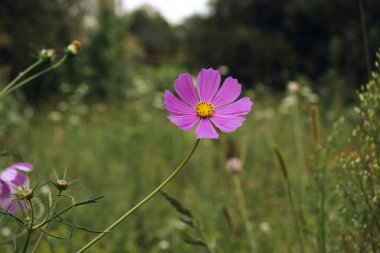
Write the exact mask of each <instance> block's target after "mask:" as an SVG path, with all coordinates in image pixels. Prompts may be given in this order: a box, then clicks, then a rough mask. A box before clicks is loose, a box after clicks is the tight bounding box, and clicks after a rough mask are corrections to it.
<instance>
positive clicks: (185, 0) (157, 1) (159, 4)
mask: <svg viewBox="0 0 380 253" xmlns="http://www.w3.org/2000/svg"><path fill="white" fill-rule="evenodd" d="M121 3H122V6H123V9H124V10H126V11H131V10H134V9H136V8H138V7H140V6H141V5H143V4H149V5H151V6H153V7H155V8H156V9H157V10H159V12H160V13H161V14H162V16H164V17H165V18H166V20H168V21H169V22H170V23H172V24H179V23H181V21H182V20H183V19H184V18H186V17H188V16H191V15H192V14H195V13H198V14H207V13H208V6H207V3H208V0H122V1H121Z"/></svg>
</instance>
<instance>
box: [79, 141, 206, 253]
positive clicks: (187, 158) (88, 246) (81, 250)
mask: <svg viewBox="0 0 380 253" xmlns="http://www.w3.org/2000/svg"><path fill="white" fill-rule="evenodd" d="M198 143H199V139H198V140H197V141H196V142H195V145H194V147H193V149H192V150H191V151H190V153H189V155H188V156H187V157H186V158H185V160H183V161H182V163H180V165H179V166H178V167H177V168H176V169H175V170H174V171H173V172H172V174H170V176H169V177H168V178H166V179H165V180H164V181H163V182H162V183H161V184H160V185H159V186H158V187H157V188H156V189H155V190H153V191H152V192H151V193H150V194H149V195H148V196H146V197H145V198H144V199H143V200H141V201H140V202H139V203H138V204H137V205H135V206H134V207H132V209H130V210H129V211H128V212H126V213H125V214H123V215H122V216H121V217H120V218H119V219H117V220H116V221H115V222H114V223H112V224H111V226H109V227H108V228H107V229H106V230H104V232H103V233H101V234H99V235H98V236H96V237H95V238H94V239H92V240H91V241H90V242H89V243H87V244H86V245H85V246H83V247H82V248H81V249H80V250H78V251H77V253H81V252H84V251H85V250H87V249H88V248H90V247H91V246H92V245H93V244H95V243H96V242H97V241H99V240H100V239H101V238H102V237H103V236H105V235H106V234H107V233H108V232H110V231H111V230H112V229H113V228H114V227H116V226H117V225H119V224H120V223H121V222H122V221H123V220H125V219H126V218H127V217H128V216H130V215H131V214H132V213H134V212H135V211H136V210H137V209H139V208H140V207H141V206H142V205H144V204H145V203H146V202H148V200H150V199H151V198H152V197H153V196H154V195H156V194H157V193H158V192H159V191H160V190H161V189H162V188H164V186H165V185H166V184H167V183H169V182H170V181H171V180H172V179H173V177H174V176H175V175H177V173H178V172H179V171H180V170H181V169H182V167H183V166H184V165H185V164H186V163H187V161H189V159H190V158H191V156H192V155H193V153H194V151H195V149H196V148H197V146H198Z"/></svg>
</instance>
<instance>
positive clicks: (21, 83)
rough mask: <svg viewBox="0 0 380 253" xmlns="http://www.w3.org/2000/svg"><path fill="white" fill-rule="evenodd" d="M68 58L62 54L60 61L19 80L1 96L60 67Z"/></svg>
mask: <svg viewBox="0 0 380 253" xmlns="http://www.w3.org/2000/svg"><path fill="white" fill-rule="evenodd" d="M66 59H67V55H64V56H62V58H61V59H60V60H59V61H57V62H56V63H55V64H53V65H51V66H50V67H48V68H46V69H44V70H42V71H40V72H38V73H36V74H34V75H32V76H30V77H28V78H26V79H25V80H24V81H22V82H19V83H18V84H17V85H15V86H13V87H12V88H10V89H9V90H7V91H6V92H4V93H3V94H0V96H1V95H7V94H9V93H10V92H12V91H14V90H16V89H18V88H20V87H21V86H23V85H24V84H26V83H29V82H30V81H32V80H33V79H36V78H37V77H39V76H42V75H43V74H45V73H47V72H49V71H52V70H54V69H56V68H58V67H59V66H61V65H62V63H64V62H65V61H66Z"/></svg>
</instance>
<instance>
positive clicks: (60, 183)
mask: <svg viewBox="0 0 380 253" xmlns="http://www.w3.org/2000/svg"><path fill="white" fill-rule="evenodd" d="M55 187H57V189H58V190H59V191H64V190H66V189H67V188H68V187H69V183H68V182H67V181H66V180H65V179H59V180H57V182H56V183H55Z"/></svg>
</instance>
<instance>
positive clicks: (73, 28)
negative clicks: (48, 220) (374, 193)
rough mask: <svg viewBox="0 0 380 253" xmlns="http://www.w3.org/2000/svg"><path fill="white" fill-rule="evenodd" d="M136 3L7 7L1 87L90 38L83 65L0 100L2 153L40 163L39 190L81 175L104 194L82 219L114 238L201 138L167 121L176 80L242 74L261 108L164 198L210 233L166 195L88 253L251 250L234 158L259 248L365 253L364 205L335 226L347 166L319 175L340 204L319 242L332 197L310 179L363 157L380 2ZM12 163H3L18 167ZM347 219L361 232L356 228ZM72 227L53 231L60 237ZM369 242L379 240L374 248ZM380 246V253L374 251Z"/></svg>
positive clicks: (110, 0)
mask: <svg viewBox="0 0 380 253" xmlns="http://www.w3.org/2000/svg"><path fill="white" fill-rule="evenodd" d="M141 4H142V5H141ZM141 4H140V3H139V2H138V1H137V0H135V1H128V0H123V1H121V0H120V1H118V0H33V1H28V0H17V1H15V0H1V3H0V83H1V85H4V84H6V83H7V82H9V81H10V80H12V79H13V78H14V77H16V76H17V74H18V73H19V72H20V71H22V70H23V69H25V68H26V67H27V66H29V65H30V64H31V63H33V62H34V61H36V59H37V58H38V54H39V52H40V50H41V49H43V48H46V49H47V48H54V49H56V50H57V52H58V53H60V52H62V50H63V49H64V48H65V47H66V46H67V45H68V44H69V43H70V42H71V41H72V40H73V39H78V40H80V41H81V42H82V47H81V50H80V53H79V54H78V55H77V56H76V57H74V58H70V59H69V60H68V61H67V62H65V64H64V65H63V66H62V67H60V68H59V69H57V70H54V71H53V72H50V73H48V74H46V75H44V76H42V77H40V78H38V79H36V80H34V81H33V82H32V83H30V84H28V85H26V86H24V87H23V88H22V89H19V90H16V91H15V92H13V93H12V94H11V95H10V96H7V97H6V99H4V100H3V101H2V103H1V104H0V117H1V125H0V149H1V150H3V151H7V152H11V153H17V154H19V155H21V156H22V157H23V159H24V160H26V161H28V162H31V163H33V164H34V165H35V171H34V174H33V175H32V178H33V180H34V181H35V182H39V181H41V180H42V181H43V180H46V178H52V179H54V176H53V173H52V171H53V169H55V170H56V171H57V174H58V175H61V176H62V175H63V174H64V171H65V170H67V179H68V180H73V179H80V180H79V182H77V183H76V184H77V185H79V186H80V188H73V189H71V191H72V192H71V194H74V195H75V196H77V197H78V198H82V199H83V198H86V197H88V196H98V195H105V196H106V197H105V198H104V200H102V202H101V203H100V204H98V205H95V206H94V207H92V208H89V209H87V208H86V209H87V210H83V209H80V208H78V210H77V211H76V212H75V214H74V216H76V217H77V218H76V222H78V223H80V224H82V225H86V226H88V227H91V228H94V229H97V230H101V229H104V228H105V226H106V225H108V224H110V223H111V222H112V221H113V220H114V219H115V217H118V216H119V215H120V214H121V213H122V212H123V211H124V210H126V209H127V208H129V207H131V206H132V205H133V204H134V203H136V202H137V201H138V200H140V199H141V198H142V197H143V196H144V195H145V194H146V193H148V192H149V191H150V190H152V189H153V188H154V187H155V186H156V185H158V184H159V183H160V182H161V180H162V179H163V178H164V177H165V176H166V175H168V174H169V173H170V171H172V169H173V168H174V167H175V166H176V165H177V164H178V163H179V162H180V161H181V160H182V159H183V157H184V156H185V155H186V154H187V152H188V151H189V150H190V148H191V146H192V144H193V142H194V133H193V132H182V131H181V130H179V129H178V128H176V127H175V126H174V125H173V124H171V123H170V122H169V120H167V119H166V116H167V114H168V113H167V112H166V111H165V110H164V108H163V105H162V97H163V92H164V90H165V89H170V90H172V91H173V82H174V80H175V79H176V78H177V77H178V75H179V74H180V73H184V72H189V73H191V74H192V75H193V76H196V75H197V73H198V72H199V70H200V69H201V68H209V67H212V68H215V69H218V70H219V71H220V72H221V73H222V75H223V77H222V78H225V77H227V76H229V75H231V76H233V77H234V78H237V79H238V80H239V82H240V83H241V84H242V85H243V87H244V96H249V97H250V98H251V99H253V101H254V106H253V111H252V113H251V114H250V115H248V116H247V120H246V122H245V125H244V126H243V127H242V128H240V129H239V130H237V131H236V132H235V133H232V134H229V135H223V136H222V137H221V139H220V140H217V141H211V140H205V141H202V142H201V144H200V147H199V149H198V150H197V152H196V154H195V157H194V159H193V160H192V161H191V162H190V164H189V165H188V166H187V167H186V168H185V170H184V171H182V173H181V174H180V175H179V177H178V178H176V179H175V180H174V181H173V182H172V184H171V185H169V186H168V187H167V189H166V190H167V191H168V192H170V194H172V195H174V197H176V198H179V199H181V201H183V204H184V205H185V206H186V207H188V208H189V209H191V211H192V212H194V216H196V217H197V219H199V221H200V222H201V223H202V224H203V225H202V230H201V231H198V230H196V231H195V232H194V231H193V230H192V229H193V228H191V227H189V226H188V225H186V224H184V223H183V222H182V223H181V220H180V219H179V217H178V214H177V213H176V211H175V210H174V209H173V208H172V207H171V206H170V204H168V203H167V202H166V201H165V200H164V198H163V197H162V196H158V197H156V198H155V199H154V200H152V203H148V204H147V205H146V206H145V207H144V208H143V209H142V210H140V211H139V212H138V213H137V214H136V215H135V216H133V217H131V218H130V219H129V220H128V221H127V222H126V223H124V224H122V225H121V226H120V227H119V228H117V229H116V230H115V232H114V233H112V234H110V235H108V237H107V238H105V239H103V240H102V241H101V242H100V243H99V244H98V245H97V246H96V247H94V249H93V250H91V251H90V252H173V253H178V252H201V251H202V250H205V252H226V253H231V252H242V253H244V252H251V251H250V249H251V245H250V243H249V242H250V240H247V237H246V235H245V233H246V232H245V228H244V226H245V222H246V219H244V217H243V218H242V216H241V215H240V213H241V208H240V207H239V205H238V204H237V203H236V201H238V199H239V198H240V200H241V196H240V197H239V196H236V195H235V190H234V189H235V188H236V187H239V184H238V185H236V182H235V183H234V182H233V181H231V174H229V173H230V172H228V171H226V170H225V166H226V164H225V162H226V161H227V160H228V159H229V158H231V157H230V155H228V154H230V153H231V152H232V151H231V149H236V150H235V151H234V152H235V156H238V157H240V158H241V159H242V160H243V166H242V168H241V170H242V172H239V173H240V174H239V178H240V179H241V187H242V189H243V190H244V191H243V192H244V193H245V194H246V196H245V197H244V196H243V199H244V198H246V207H245V208H246V209H247V210H246V211H247V216H248V218H249V220H250V221H249V222H250V224H251V225H250V226H251V227H252V231H253V238H254V239H253V240H252V241H253V242H254V244H255V246H254V247H256V250H257V251H256V252H326V251H324V250H323V249H325V250H326V249H328V251H330V252H370V251H367V250H369V248H370V246H369V245H371V244H370V243H369V242H370V240H369V239H368V237H366V236H365V235H367V234H366V233H367V232H368V231H367V230H366V229H364V228H363V227H360V226H359V225H360V224H362V223H361V222H364V221H366V222H367V221H368V219H365V217H366V216H365V217H364V218H363V217H362V216H360V215H359V216H354V213H355V212H356V211H357V210H356V211H355V212H354V211H352V212H351V213H350V212H348V211H347V212H346V213H345V214H347V217H346V216H344V215H340V214H342V213H343V212H342V209H341V208H342V207H344V206H348V204H347V203H348V202H345V200H344V198H341V199H338V200H337V199H336V198H335V197H336V195H337V194H338V195H339V191H338V192H336V191H335V190H336V189H335V188H334V187H336V186H337V185H340V184H342V185H344V183H345V182H344V181H343V180H348V179H347V178H345V177H344V176H342V175H341V174H339V173H340V172H341V171H340V170H339V169H336V170H335V172H332V171H333V170H330V172H329V173H330V174H329V175H328V176H326V178H324V180H322V181H323V182H324V183H325V185H324V186H323V187H324V188H323V189H325V190H324V192H325V193H326V192H327V193H326V194H327V195H329V194H331V196H330V195H329V196H330V197H331V198H329V201H330V202H329V205H327V204H326V206H325V207H323V208H322V209H323V210H329V214H328V215H327V214H326V217H328V218H326V220H328V221H326V223H323V227H324V228H326V227H328V228H329V229H328V231H325V232H326V233H324V234H323V233H322V232H320V231H324V230H318V229H319V228H320V227H319V226H318V224H321V223H320V222H321V220H319V219H318V218H317V219H314V218H315V217H321V216H318V215H319V213H317V214H316V212H317V211H316V210H321V209H318V207H320V206H318V203H319V202H318V203H317V202H316V201H315V199H316V197H318V196H320V195H319V194H320V192H319V189H322V188H321V185H319V184H320V183H321V181H319V184H314V183H313V182H314V181H313V179H315V178H316V177H315V175H316V174H313V171H314V170H317V169H318V168H320V167H319V165H320V164H323V166H327V167H328V168H335V167H334V166H336V167H338V168H342V166H340V165H342V164H340V165H339V164H338V165H337V163H338V160H339V159H338V158H337V157H338V154H340V152H344V153H345V154H353V153H355V152H354V151H352V150H355V148H354V147H355V144H352V143H348V142H347V140H348V137H349V136H350V134H351V132H352V129H353V128H354V126H355V125H356V124H357V123H358V122H360V117H358V116H357V115H356V114H355V112H354V109H353V108H354V106H356V105H357V104H358V103H359V100H358V99H357V96H356V95H357V90H358V89H359V87H361V86H362V85H363V84H365V83H367V82H368V81H369V79H370V75H371V71H373V70H374V66H375V65H374V62H375V52H376V51H377V50H378V48H379V46H380V15H379V10H380V1H378V0H334V1H330V0H309V1H303V0H283V1H268V0H209V1H206V0H205V1H200V0H199V1H191V0H189V1H187V0H186V1H183V0H181V1H169V0H162V1H153V0H152V1H151V2H150V4H149V1H142V2H141ZM313 106H314V107H313ZM310 108H314V111H313V112H314V114H310V113H311V112H310ZM315 108H317V110H316V109H315ZM316 111H318V112H320V121H318V124H320V128H318V129H319V130H320V132H318V133H319V135H318V136H319V138H320V142H321V143H322V145H326V146H323V147H324V148H325V149H323V150H324V151H323V152H324V153H323V154H324V155H323V158H320V159H318V158H316V157H318V156H316V154H315V152H316V146H315V139H313V138H315V132H313V131H312V127H311V124H312V123H313V122H314V123H315V112H316ZM310 115H314V116H310ZM342 116H344V120H345V121H344V123H342V122H343V119H342V118H341V117H342ZM313 117H314V118H313ZM312 119H314V121H313V120H312ZM318 120H319V119H318ZM314 130H315V128H314ZM319 130H318V131H319ZM313 134H314V135H313ZM313 136H314V137H313ZM231 143H233V144H231ZM328 145H330V146H328ZM274 146H276V147H277V148H278V149H279V150H280V151H281V153H282V156H283V159H284V160H285V162H286V164H287V167H288V170H289V175H290V176H289V180H290V181H289V182H290V183H291V186H292V189H293V190H294V192H295V194H294V202H295V209H296V210H298V211H300V210H301V211H303V214H302V215H304V216H302V224H303V225H302V226H301V227H303V229H304V230H303V231H304V238H303V240H304V247H301V244H299V239H300V237H299V232H297V231H299V230H297V229H295V225H294V223H293V222H292V219H291V218H290V217H291V215H290V212H289V203H288V197H287V191H286V190H284V188H283V186H284V178H283V176H282V174H281V171H280V168H279V164H278V160H277V158H276V156H275V152H274V151H273V147H274ZM367 146H368V145H367ZM367 146H366V147H367ZM232 147H234V148H232ZM363 147H364V146H363ZM234 152H232V153H234ZM321 153H322V152H321ZM1 159H2V160H1V162H2V163H1V166H2V167H3V168H5V167H6V166H7V165H8V164H9V163H10V162H11V160H10V159H11V158H1ZM334 173H335V174H334ZM318 175H319V174H318ZM210 179H213V180H210ZM337 180H338V181H337ZM339 180H342V181H339ZM346 182H347V181H346ZM323 196H324V195H323ZM377 199H380V198H377ZM374 201H377V200H374ZM350 203H352V202H350ZM355 203H356V202H355ZM358 203H361V202H360V201H359V202H358ZM376 203H377V204H374V205H375V206H380V205H378V202H376ZM356 204H357V203H356ZM363 205H364V204H363ZM245 208H244V209H245ZM363 213H365V212H364V211H363ZM366 214H368V212H367V213H366ZM355 215H356V214H355ZM322 217H323V216H322ZM352 217H356V218H355V219H356V221H357V223H355V224H356V225H357V224H359V225H357V226H359V227H355V226H351V222H352V219H351V218H352ZM245 218H247V217H245ZM346 218H347V219H346ZM323 222H325V221H323ZM364 223H365V222H364ZM366 224H367V223H366ZM367 225H368V224H367ZM7 226H9V227H11V228H13V227H12V225H11V224H8V223H0V238H1V236H4V237H6V236H7V235H6V234H4V233H5V232H4V230H1V227H3V228H4V227H7ZM370 227H371V226H370ZM330 228H331V229H330ZM371 228H372V227H371ZM363 229H364V230H363ZM367 229H368V226H367ZM69 230H70V229H69V228H68V229H67V228H66V229H65V228H62V226H52V227H51V232H52V233H55V234H59V235H61V236H67V235H68V234H69ZM357 231H361V232H357ZM363 231H364V232H363ZM372 232H373V231H372ZM372 232H371V233H372ZM189 233H190V234H191V233H193V234H192V238H201V239H199V240H203V241H206V242H207V245H208V246H207V247H208V248H207V247H202V245H201V246H199V245H196V243H190V244H189V243H185V242H184V238H188V237H186V236H187V235H188V234H189ZM363 233H364V235H363ZM368 233H370V232H368ZM337 234H340V235H347V236H348V237H342V238H343V239H342V238H341V237H338V236H334V235H337ZM375 234H376V236H378V235H379V233H378V232H376V233H375ZM8 236H9V234H8ZM91 236H92V235H91V234H88V233H85V232H80V231H79V232H76V233H74V234H73V238H74V240H70V241H65V240H63V241H62V240H57V239H54V240H52V241H53V245H54V247H53V248H55V249H56V250H57V251H56V252H74V250H77V249H78V248H79V247H80V246H82V245H83V244H84V242H86V241H87V240H89V239H90V238H91ZM323 236H324V237H323ZM321 238H325V241H323V240H322V239H321ZM326 238H327V239H326ZM371 238H372V239H373V241H374V244H376V243H375V241H376V240H377V239H376V238H379V237H374V236H372V237H371ZM321 240H322V242H321ZM185 241H186V240H185ZM189 241H190V242H191V240H188V241H187V242H189ZM377 241H378V240H377ZM194 244H195V245H194ZM49 245H50V244H47V243H44V244H43V245H41V252H51V247H52V246H51V245H50V246H49ZM358 245H359V246H358ZM199 247H201V248H202V249H200V248H199ZM373 247H375V249H376V247H377V249H378V250H379V248H378V247H379V245H378V243H377V246H376V245H375V246H373V244H372V248H371V249H372V250H373ZM213 249H218V250H216V251H211V250H213ZM358 249H360V250H362V251H360V250H358ZM0 251H1V252H11V251H12V245H3V246H2V245H0ZM373 252H375V251H373Z"/></svg>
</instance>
